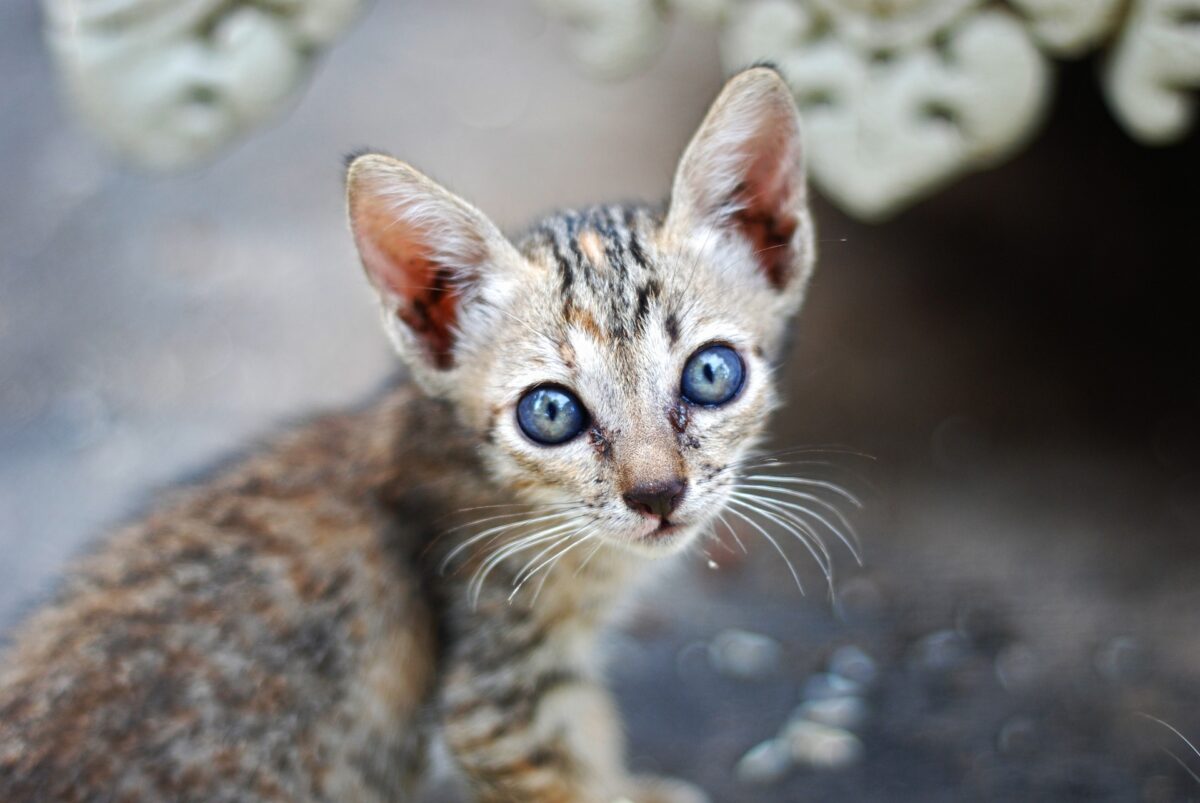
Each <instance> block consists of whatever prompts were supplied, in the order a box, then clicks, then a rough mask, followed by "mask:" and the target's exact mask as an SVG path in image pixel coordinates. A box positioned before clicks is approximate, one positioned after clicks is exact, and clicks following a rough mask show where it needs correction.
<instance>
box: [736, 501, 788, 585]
mask: <svg viewBox="0 0 1200 803" xmlns="http://www.w3.org/2000/svg"><path fill="white" fill-rule="evenodd" d="M729 512H730V513H732V514H733V515H735V516H737V517H738V518H739V519H742V520H743V521H745V522H746V523H747V524H749V525H750V526H751V527H753V528H754V529H756V530H758V531H759V532H760V533H762V536H763V537H764V538H766V539H767V540H768V541H770V542H771V545H772V546H774V547H775V551H776V552H778V553H779V557H781V558H783V562H784V563H786V564H787V567H788V571H790V572H791V573H792V579H793V580H795V581H796V588H798V589H800V593H801V594H803V593H804V584H803V583H801V582H800V575H798V574H796V567H795V566H793V565H792V561H791V560H789V559H788V556H787V553H786V552H784V551H783V548H782V547H781V546H779V542H778V541H776V540H775V539H774V538H772V537H771V534H770V533H768V532H767V531H766V530H764V529H763V528H762V527H760V526H759V525H758V523H757V522H756V521H754V520H753V519H751V518H750V517H749V516H747V515H746V514H744V513H742V512H741V511H738V510H734V509H733V508H732V507H731V508H729Z"/></svg>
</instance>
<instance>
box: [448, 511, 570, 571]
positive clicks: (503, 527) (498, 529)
mask: <svg viewBox="0 0 1200 803" xmlns="http://www.w3.org/2000/svg"><path fill="white" fill-rule="evenodd" d="M570 514H571V511H570V510H561V511H558V512H556V513H548V514H546V515H544V516H536V517H534V518H532V519H525V520H521V521H517V522H509V523H507V524H498V525H496V526H495V527H489V528H488V529H486V530H484V531H483V532H481V533H478V534H477V535H473V536H471V537H470V538H468V539H467V540H466V541H463V542H462V543H461V544H459V545H458V546H456V547H455V548H454V549H452V550H451V551H450V553H449V554H448V555H446V557H444V558H443V559H442V564H441V571H443V572H444V571H446V567H447V566H449V565H450V562H451V561H452V560H454V558H455V556H456V555H458V554H459V553H460V552H462V551H463V550H465V549H467V548H468V547H470V546H471V545H472V544H476V543H478V542H479V541H481V540H483V539H484V538H487V537H488V536H489V535H492V534H496V535H500V534H502V533H504V532H507V531H508V530H512V529H515V528H517V527H522V526H529V525H533V524H538V523H540V522H543V521H550V520H552V519H556V518H561V517H563V516H567V515H570Z"/></svg>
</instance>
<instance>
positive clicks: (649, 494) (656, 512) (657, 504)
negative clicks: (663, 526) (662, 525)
mask: <svg viewBox="0 0 1200 803" xmlns="http://www.w3.org/2000/svg"><path fill="white" fill-rule="evenodd" d="M686 490H687V483H686V482H685V481H683V480H681V479H673V480H667V481H666V482H652V483H646V484H645V485H638V486H636V487H634V488H633V489H631V490H630V491H629V492H628V493H626V494H625V496H624V497H623V498H624V499H625V504H626V505H628V506H629V509H630V510H632V511H634V512H635V513H640V514H642V515H643V516H661V517H662V518H664V519H665V518H666V517H667V516H670V515H671V514H672V513H674V512H675V508H677V507H679V503H680V502H682V501H683V494H684V491H686Z"/></svg>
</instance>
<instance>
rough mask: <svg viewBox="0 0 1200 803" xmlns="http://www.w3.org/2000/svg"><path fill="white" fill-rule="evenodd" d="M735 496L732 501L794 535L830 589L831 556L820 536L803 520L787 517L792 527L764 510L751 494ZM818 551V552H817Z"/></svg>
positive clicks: (831, 585) (831, 586)
mask: <svg viewBox="0 0 1200 803" xmlns="http://www.w3.org/2000/svg"><path fill="white" fill-rule="evenodd" d="M735 496H736V497H737V498H736V499H735V500H731V502H732V503H736V504H740V505H742V506H743V507H745V508H747V509H749V510H753V511H754V512H756V513H758V514H759V515H760V516H764V517H766V518H767V519H770V520H771V521H773V522H775V523H776V524H778V525H779V526H780V527H782V528H783V529H784V530H785V531H786V532H788V533H789V534H791V535H794V536H795V537H796V540H797V541H799V542H800V543H801V544H803V545H804V548H805V549H806V550H808V554H810V555H812V559H813V560H814V561H816V563H817V566H819V567H820V568H821V574H823V575H825V582H827V583H828V584H829V586H830V590H831V591H832V589H833V557H832V556H831V555H830V554H829V549H828V548H827V547H826V546H825V542H824V541H822V540H821V538H820V536H818V535H817V534H816V533H815V532H813V530H812V528H811V527H808V526H807V525H806V524H804V523H803V522H797V521H795V519H789V521H790V522H792V523H795V524H797V525H798V527H793V526H791V524H790V523H789V521H784V520H783V519H781V518H780V517H779V516H777V515H775V514H774V513H772V512H771V511H770V510H764V509H763V508H762V507H759V506H758V505H756V504H753V503H751V502H750V501H749V500H752V499H753V500H754V501H755V502H761V501H762V500H759V499H755V497H752V496H751V497H747V496H745V495H742V494H735ZM801 528H802V529H803V532H801ZM806 536H808V537H806ZM818 552H819V553H820V554H818Z"/></svg>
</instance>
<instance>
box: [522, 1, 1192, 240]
mask: <svg viewBox="0 0 1200 803" xmlns="http://www.w3.org/2000/svg"><path fill="white" fill-rule="evenodd" d="M541 2H542V5H543V6H544V7H545V8H547V9H548V10H549V11H550V12H551V13H562V12H564V11H569V12H570V13H569V14H568V15H567V16H568V18H569V19H572V20H573V21H575V23H576V24H577V30H578V31H579V37H580V39H579V40H577V41H578V42H579V43H580V44H579V45H578V46H579V47H580V48H581V51H585V53H586V55H585V57H584V61H585V63H586V64H587V65H588V66H589V67H591V68H593V69H595V70H597V71H598V72H601V73H603V74H606V75H610V76H611V75H624V74H628V73H630V72H631V71H633V70H635V69H637V68H638V67H639V66H640V65H641V64H642V63H643V62H644V61H645V59H647V58H648V57H649V56H651V55H652V54H653V53H654V52H655V50H656V49H657V48H658V47H659V45H660V43H661V37H662V35H663V32H664V31H665V29H666V24H667V15H668V13H669V12H678V13H683V14H690V15H693V16H696V17H699V18H702V19H705V20H710V21H714V22H715V23H716V24H718V25H719V26H720V28H721V50H722V59H723V61H724V63H725V65H726V67H727V68H728V69H729V70H735V69H738V68H739V67H742V66H744V65H747V64H751V63H754V62H756V61H762V60H769V61H772V62H774V63H775V64H776V65H778V67H779V69H780V71H781V72H782V73H783V74H784V76H785V77H786V78H787V79H788V81H789V82H790V83H791V84H792V87H793V89H794V90H795V93H796V98H797V101H798V102H799V103H800V105H801V108H802V109H803V111H804V119H805V126H806V128H807V133H808V138H809V160H810V166H811V169H812V174H813V177H814V180H815V181H816V183H817V184H818V185H819V186H820V187H821V188H822V190H824V192H825V193H826V194H827V195H828V196H829V197H830V198H832V199H833V200H834V201H835V202H837V203H838V204H840V205H841V206H842V207H844V208H845V209H847V210H848V211H850V212H851V213H853V214H855V215H857V216H859V217H862V218H865V219H880V218H883V217H886V216H888V215H890V214H892V213H894V212H896V211H898V210H899V209H901V208H903V207H904V206H905V205H907V204H910V203H912V202H913V201H915V200H917V199H919V198H922V197H924V196H926V195H928V194H929V193H931V192H934V191H935V190H936V189H937V188H938V187H940V186H942V185H944V184H945V183H946V182H948V181H951V180H953V179H954V178H956V177H957V176H960V175H962V174H963V173H966V172H968V171H971V170H977V169H981V168H984V167H987V166H990V165H993V164H995V163H997V162H998V161H1000V160H1002V159H1004V158H1005V157H1007V156H1009V155H1010V154H1012V153H1013V152H1014V151H1015V150H1017V149H1018V148H1020V147H1021V145H1022V144H1023V143H1024V142H1025V141H1026V140H1027V139H1028V137H1030V136H1031V135H1032V134H1033V133H1034V132H1035V131H1036V130H1037V127H1038V124H1039V122H1040V120H1041V118H1042V117H1043V112H1044V110H1045V107H1046V105H1047V103H1048V102H1049V98H1050V95H1051V89H1052V68H1053V64H1052V61H1051V60H1052V58H1074V57H1079V56H1081V55H1084V54H1086V53H1087V52H1089V51H1090V50H1093V49H1096V48H1102V47H1108V48H1110V49H1109V52H1108V53H1107V54H1106V59H1105V68H1104V71H1103V80H1104V83H1105V90H1106V92H1107V96H1108V98H1109V102H1110V104H1111V106H1112V108H1113V110H1114V113H1115V115H1116V117H1117V119H1118V120H1119V121H1120V123H1121V124H1122V125H1123V126H1124V127H1125V129H1126V130H1127V131H1129V133H1130V134H1131V135H1133V136H1134V137H1136V138H1137V139H1138V140H1140V141H1142V142H1145V143H1147V144H1162V143H1167V142H1172V141H1176V140H1178V139H1179V138H1181V137H1183V136H1184V135H1186V133H1187V132H1188V130H1189V129H1190V128H1191V126H1192V124H1193V117H1194V113H1195V111H1194V102H1195V99H1194V98H1193V97H1192V96H1191V91H1192V90H1195V89H1196V88H1200V0H1007V2H1006V3H1001V2H985V1H984V0H618V2H613V1H612V0H541ZM584 43H586V44H584Z"/></svg>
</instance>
